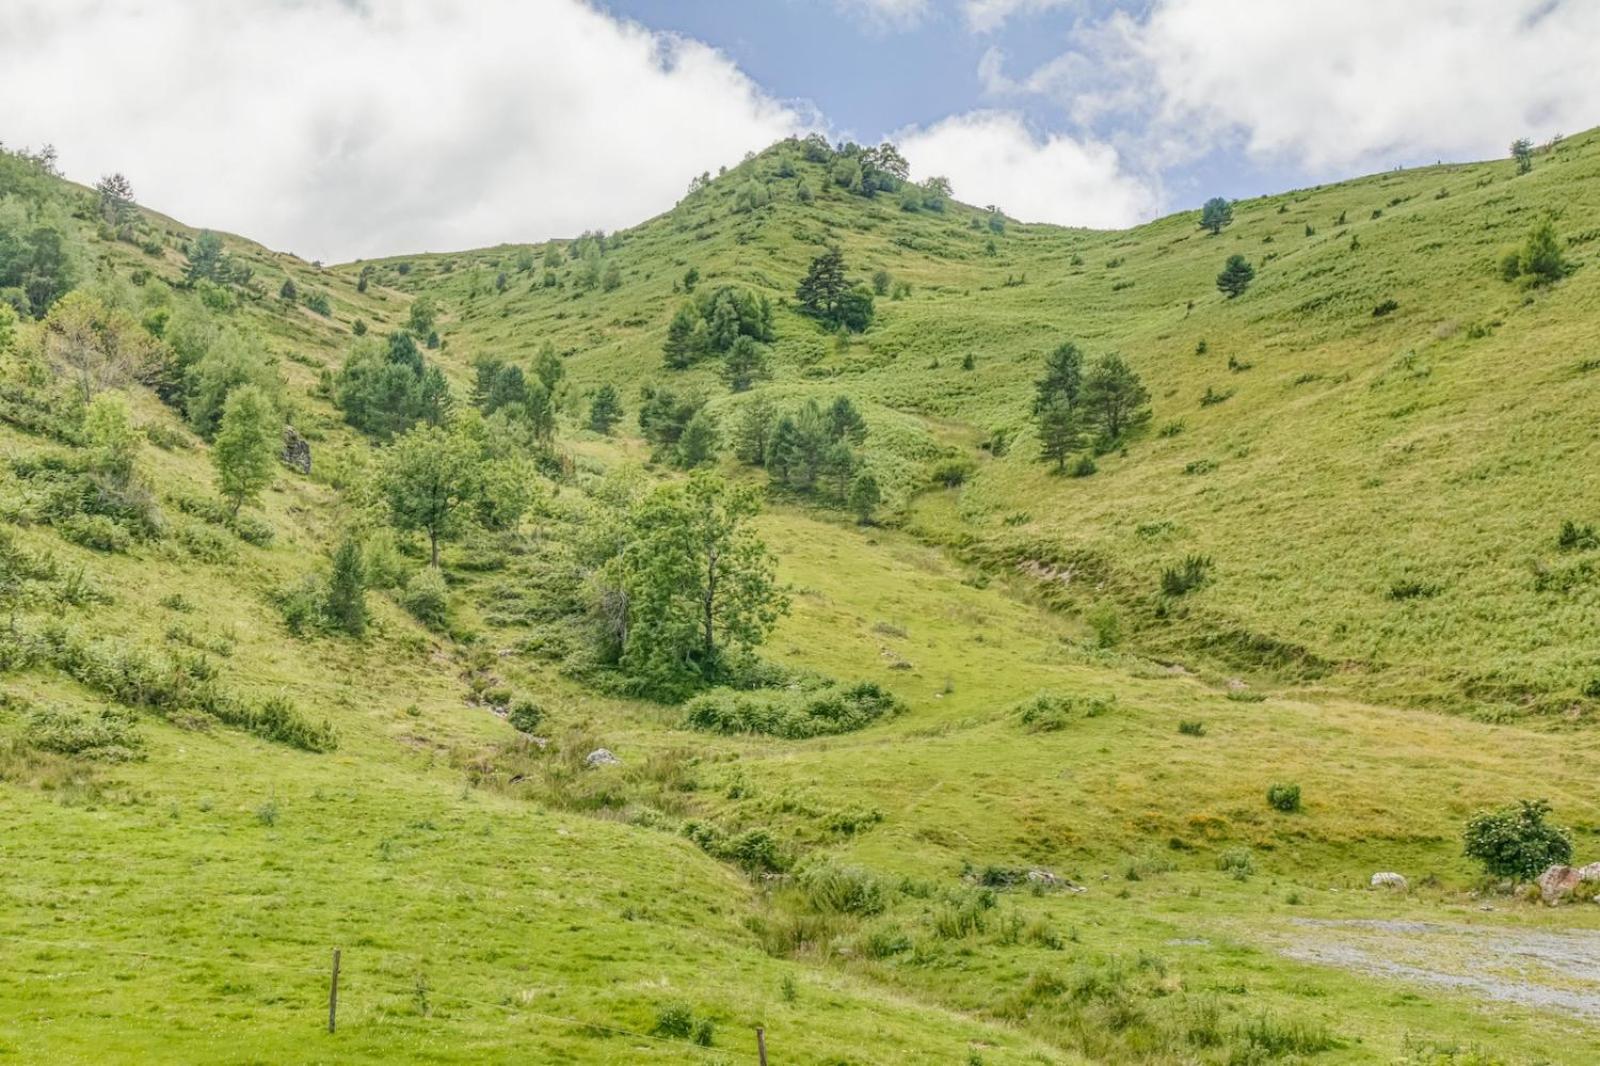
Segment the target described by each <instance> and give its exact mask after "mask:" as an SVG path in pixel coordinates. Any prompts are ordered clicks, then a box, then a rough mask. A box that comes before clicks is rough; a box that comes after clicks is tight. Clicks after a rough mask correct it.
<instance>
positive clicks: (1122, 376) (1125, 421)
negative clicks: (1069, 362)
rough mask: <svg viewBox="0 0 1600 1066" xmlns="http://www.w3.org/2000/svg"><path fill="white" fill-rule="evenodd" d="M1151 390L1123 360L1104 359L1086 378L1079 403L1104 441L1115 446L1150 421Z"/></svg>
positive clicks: (1113, 355) (1090, 370)
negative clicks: (1130, 431) (1124, 435)
mask: <svg viewBox="0 0 1600 1066" xmlns="http://www.w3.org/2000/svg"><path fill="white" fill-rule="evenodd" d="M1149 402H1150V390H1149V389H1147V388H1145V387H1144V383H1143V382H1142V381H1140V380H1139V375H1138V374H1137V373H1135V372H1134V369H1133V367H1131V366H1129V365H1128V363H1127V361H1126V360H1125V359H1123V358H1122V356H1120V355H1118V354H1116V353H1115V352H1112V353H1110V354H1109V355H1106V356H1104V357H1103V358H1101V359H1100V360H1099V361H1098V362H1097V363H1095V364H1094V366H1092V367H1090V368H1089V372H1088V373H1087V374H1085V375H1084V378H1083V394H1082V396H1081V398H1080V401H1079V406H1080V407H1082V409H1083V412H1084V417H1085V418H1086V419H1087V420H1088V421H1089V422H1090V423H1092V424H1093V425H1094V426H1096V427H1097V428H1098V429H1099V431H1100V439H1101V440H1102V441H1104V442H1105V443H1106V444H1107V445H1112V444H1115V443H1116V442H1118V441H1120V440H1121V439H1122V436H1123V434H1125V433H1127V432H1128V431H1129V430H1132V429H1135V428H1137V427H1138V426H1140V425H1142V424H1143V423H1145V422H1147V421H1149V419H1150V408H1149V406H1148V404H1149Z"/></svg>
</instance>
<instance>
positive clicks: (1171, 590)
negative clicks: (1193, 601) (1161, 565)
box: [1161, 555, 1211, 596]
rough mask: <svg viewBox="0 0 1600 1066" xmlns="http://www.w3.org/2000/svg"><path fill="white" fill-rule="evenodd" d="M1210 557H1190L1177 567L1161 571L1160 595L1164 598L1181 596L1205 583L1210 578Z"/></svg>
mask: <svg viewBox="0 0 1600 1066" xmlns="http://www.w3.org/2000/svg"><path fill="white" fill-rule="evenodd" d="M1210 571H1211V557H1210V556H1209V555H1190V556H1187V557H1185V559H1184V560H1183V562H1181V563H1179V564H1178V565H1177V566H1169V567H1167V568H1166V569H1165V570H1163V571H1161V594H1162V595H1164V596H1183V595H1187V594H1188V593H1190V592H1193V591H1194V590H1195V589H1197V588H1199V587H1200V586H1201V585H1204V584H1205V583H1206V579H1207V578H1208V577H1209V576H1210Z"/></svg>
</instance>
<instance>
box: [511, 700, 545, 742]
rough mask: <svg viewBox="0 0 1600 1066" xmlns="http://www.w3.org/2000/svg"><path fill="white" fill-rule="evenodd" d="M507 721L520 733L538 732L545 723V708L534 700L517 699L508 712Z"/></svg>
mask: <svg viewBox="0 0 1600 1066" xmlns="http://www.w3.org/2000/svg"><path fill="white" fill-rule="evenodd" d="M506 721H508V722H510V723H511V727H512V728H513V729H515V730H517V731H518V732H519V733H529V734H532V733H537V732H538V731H539V727H540V726H541V725H543V724H544V708H542V707H540V706H539V705H538V704H537V703H535V702H533V701H532V700H528V699H522V700H517V701H516V702H515V703H513V704H512V705H511V710H510V712H508V713H507V714H506Z"/></svg>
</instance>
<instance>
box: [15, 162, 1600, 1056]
mask: <svg viewBox="0 0 1600 1066" xmlns="http://www.w3.org/2000/svg"><path fill="white" fill-rule="evenodd" d="M1597 179H1600V134H1596V133H1586V134H1583V135H1580V136H1575V137H1571V138H1567V139H1564V140H1560V141H1558V142H1555V143H1552V144H1550V145H1546V146H1543V147H1541V148H1540V149H1537V150H1528V151H1524V152H1522V153H1521V154H1520V155H1519V157H1518V158H1514V159H1505V160H1495V161H1488V162H1481V163H1470V164H1452V165H1440V166H1436V167H1430V168H1423V169H1419V170H1409V171H1395V172H1391V173H1385V174H1380V175H1374V176H1371V177H1367V178H1361V179H1357V180H1353V181H1350V182H1345V183H1341V184H1337V185H1329V186H1322V187H1318V188H1312V189H1302V190H1295V191H1292V192H1287V193H1283V194H1281V195H1277V196H1271V197H1265V198H1261V199H1256V200H1250V201H1239V202H1234V203H1228V202H1225V201H1221V200H1217V201H1213V202H1211V203H1208V204H1207V205H1205V208H1204V209H1203V210H1196V211H1191V212H1186V213H1181V214H1178V215H1173V216H1171V217H1168V218H1164V219H1161V220H1159V221H1156V222H1153V223H1150V224H1149V225H1145V226H1141V227H1138V228H1136V229H1132V230H1128V231H1118V232H1106V231H1088V230H1070V229H1062V228H1059V227H1051V226H1045V225H1029V224H1023V223H1019V222H1017V221H1016V220H1014V219H1012V218H1009V217H1008V216H1007V215H1006V214H1005V213H1004V211H1003V210H1002V209H1001V208H1002V207H1003V205H999V206H995V207H985V208H976V207H972V206H969V205H965V204H962V203H960V202H959V201H957V200H955V199H953V198H952V196H951V190H950V188H949V186H948V184H947V183H944V182H942V181H940V180H938V179H934V180H932V181H929V182H926V183H920V184H919V183H913V182H911V181H909V180H908V177H907V171H906V166H905V162H904V160H903V159H901V158H900V157H899V154H898V152H897V151H895V149H894V148H893V146H890V145H884V146H880V147H878V148H867V149H862V148H859V147H857V146H854V145H829V144H828V143H826V142H825V141H822V140H821V139H818V138H813V139H810V140H790V141H785V142H781V143H779V144H777V145H774V146H773V147H771V148H770V149H768V150H767V151H765V152H762V153H760V154H758V155H752V156H751V157H749V158H747V159H746V160H744V161H743V162H742V163H740V164H739V165H737V166H734V167H731V168H729V169H728V170H726V171H725V172H723V173H721V174H719V175H717V176H715V177H713V176H712V175H709V174H707V175H703V176H701V177H700V178H697V179H695V180H694V181H693V182H692V183H690V186H689V189H688V192H687V194H686V195H685V197H684V198H683V200H682V201H681V202H680V203H679V204H678V205H677V206H676V207H675V208H674V209H673V210H672V211H670V212H668V213H666V214H664V215H662V216H660V217H658V218H655V219H652V220H649V221H647V222H644V223H642V224H641V225H639V226H637V227H634V228H632V229H629V230H625V231H621V232H617V233H611V234H606V233H599V232H591V233H586V234H582V235H580V236H578V237H575V238H572V239H570V240H561V241H552V242H548V243H545V244H539V245H505V246H500V247H496V248H492V249H481V250H475V251H462V252H455V253H448V254H418V255H414V256H408V257H403V258H393V259H384V260H375V261H368V262H358V263H350V264H342V265H337V266H325V265H323V264H317V263H307V262H303V261H301V260H298V259H296V258H294V257H292V256H287V255H281V254H277V253H274V252H272V251H270V250H268V249H265V248H262V247H260V246H259V245H255V244H253V243H251V242H249V241H248V240H245V239H243V238H240V237H234V236H231V235H226V234H217V233H213V232H211V231H206V230H196V229H192V228H190V227H189V226H188V225H186V224H184V223H180V222H178V221H175V220H173V219H169V218H165V217H162V216H159V215H156V214H154V213H152V212H149V211H147V210H144V209H142V208H140V207H139V206H138V205H137V203H136V188H135V187H134V186H133V185H132V184H130V183H129V182H128V181H127V180H126V179H123V178H121V177H120V176H112V177H109V178H107V179H106V180H105V181H103V182H102V183H101V184H100V185H99V186H98V187H97V188H96V189H92V190H91V189H85V188H82V187H79V186H76V185H73V184H71V183H68V182H66V181H64V180H63V179H61V178H60V177H59V175H57V174H56V172H55V167H54V159H53V155H52V154H51V153H50V152H48V151H42V152H26V151H5V152H3V153H0V457H3V463H0V599H3V604H0V606H3V608H4V610H5V613H6V615H7V624H6V628H5V629H4V631H3V633H0V682H3V696H0V810H4V811H5V812H6V815H7V817H6V829H5V834H4V839H3V841H0V849H3V851H0V854H3V856H4V867H5V870H6V876H5V877H4V879H3V880H0V891H3V892H4V906H3V908H0V951H3V952H4V958H5V961H6V965H5V966H4V967H0V1004H3V1006H4V1011H3V1015H4V1017H5V1018H6V1019H7V1020H6V1021H5V1022H3V1023H0V1055H8V1056H11V1057H13V1058H15V1060H16V1061H19V1062H30V1061H54V1062H76V1061H89V1060H97V1061H119V1062H120V1061H127V1062H136V1061H151V1060H153V1059H170V1060H181V1061H241V1062H244V1061H325V1060H326V1061H332V1060H338V1061H351V1062H357V1061H373V1062H378V1061H384V1062H393V1061H438V1062H484V1061H574V1062H637V1061H663V1062H667V1061H670V1062H677V1061H686V1062H699V1061H718V1062H739V1061H754V1051H755V1030H756V1028H757V1027H761V1028H762V1029H764V1031H765V1034H766V1036H765V1038H766V1040H767V1042H768V1046H769V1048H770V1049H771V1052H772V1055H773V1058H774V1060H775V1061H792V1062H828V1063H845V1062H852V1063H879V1062H908V1063H910V1062H969V1063H1010V1062H1015V1063H1022V1062H1061V1063H1075V1062H1141V1063H1142V1062H1169V1063H1215V1064H1221V1063H1267V1062H1315V1063H1323V1062H1326V1063H1344V1062H1351V1063H1354V1062H1391V1063H1407V1064H1416V1066H1421V1064H1435V1063H1440V1064H1463V1066H1464V1064H1468V1063H1522V1062H1535V1061H1538V1062H1551V1061H1553V1062H1573V1063H1578V1062H1583V1061H1586V1055H1585V1053H1584V1048H1586V1047H1587V1046H1592V1042H1593V1041H1594V1040H1595V1039H1596V1037H1597V1036H1600V1033H1597V1032H1596V1029H1595V1019H1596V1018H1597V1017H1600V1001H1597V1000H1596V999H1595V997H1594V996H1593V994H1592V989H1588V988H1587V986H1585V984H1584V980H1585V978H1584V973H1585V972H1586V971H1584V970H1583V966H1585V965H1587V963H1585V962H1583V961H1582V960H1583V959H1586V958H1587V959H1591V960H1592V958H1593V957H1594V947H1593V945H1594V943H1595V941H1596V939H1600V915H1597V914H1595V913H1594V912H1595V908H1593V907H1591V906H1577V905H1567V906H1546V905H1545V904H1544V903H1541V902H1540V901H1539V892H1538V890H1537V889H1530V888H1528V887H1527V885H1526V882H1528V881H1531V880H1532V879H1533V878H1534V877H1535V876H1537V875H1538V874H1539V873H1541V872H1542V871H1543V870H1544V868H1545V866H1547V865H1550V864H1551V863H1570V864H1571V865H1573V866H1579V865H1581V864H1583V863H1592V862H1594V861H1595V860H1597V859H1600V803H1597V802H1596V798H1595V796H1594V792H1593V787H1592V783H1593V781H1594V780H1595V774H1596V771H1597V770H1600V743H1597V740H1596V734H1595V732H1594V726H1593V721H1592V719H1593V718H1594V716H1595V715H1596V713H1597V712H1600V658H1597V657H1596V653H1595V643H1594V637H1595V625H1596V622H1595V620H1596V618H1597V617H1600V535H1597V534H1596V532H1595V530H1596V528H1597V527H1600V504H1597V502H1596V501H1597V500H1600V491H1597V490H1600V437H1597V436H1596V432H1595V411H1596V410H1597V403H1596V401H1597V398H1600V349H1597V348H1596V342H1595V335H1594V330H1593V323H1594V322H1595V321H1596V319H1597V316H1600V281H1597V280H1596V278H1597V275H1596V273H1595V269H1594V265H1595V264H1594V257H1595V254H1596V249H1597V248H1600V240H1597V238H1600V180H1597ZM193 221H204V220H193ZM1522 801H1527V802H1526V803H1522ZM1518 804H1521V805H1520V806H1519V805H1518ZM1374 874H1384V875H1390V874H1393V875H1397V876H1395V877H1393V878H1390V877H1387V876H1386V877H1383V878H1380V879H1378V880H1377V881H1374V880H1373V875H1374ZM1519 885H1520V886H1521V887H1518V886H1519ZM1596 887H1600V882H1591V881H1585V882H1582V883H1581V884H1579V885H1578V886H1577V887H1576V888H1575V889H1572V891H1571V895H1573V896H1575V897H1577V898H1579V899H1587V898H1590V897H1591V896H1592V895H1593V889H1594V888H1596ZM1551 944H1560V945H1576V946H1570V947H1560V948H1551V947H1550V946H1549V945H1551ZM1530 945H1533V947H1530ZM334 948H339V949H340V951H341V977H340V996H339V1012H338V1026H337V1030H336V1031H335V1032H331V1033H330V1032H329V1031H328V1024H327V1017H328V1013H327V1012H328V983H329V960H330V954H331V952H332V951H333V949H334ZM1585 952H1588V953H1589V954H1587V955H1586V954H1585ZM1564 953H1565V954H1564ZM1530 954H1531V955H1532V956H1534V957H1535V958H1537V959H1541V960H1546V961H1540V962H1538V963H1536V964H1534V965H1532V966H1530V965H1527V964H1526V963H1525V962H1524V961H1523V960H1525V959H1526V958H1527V957H1528V956H1529V955H1530ZM1562 960H1566V961H1565V962H1563V961H1562ZM1573 960H1577V961H1573Z"/></svg>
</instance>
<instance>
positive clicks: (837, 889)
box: [796, 862, 889, 916]
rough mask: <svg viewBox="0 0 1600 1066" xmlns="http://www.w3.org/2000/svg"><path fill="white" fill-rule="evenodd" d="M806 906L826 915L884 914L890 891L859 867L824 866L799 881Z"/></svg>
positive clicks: (811, 869) (805, 873) (810, 868)
mask: <svg viewBox="0 0 1600 1066" xmlns="http://www.w3.org/2000/svg"><path fill="white" fill-rule="evenodd" d="M796 881H797V883H798V885H799V888H800V891H801V893H802V894H804V896H805V900H806V904H807V906H809V907H810V908H811V909H812V910H814V911H817V912H819V913H822V914H855V915H862V916H871V915H874V914H882V913H883V910H884V908H885V907H886V906H888V897H889V891H888V890H887V889H885V887H884V884H883V882H882V881H880V880H879V879H878V878H876V877H874V876H873V875H872V874H871V873H870V872H868V871H866V870H863V869H861V868H860V867H856V866H836V865H834V864H832V863H828V862H820V863H817V864H815V865H812V866H808V867H807V868H805V869H804V870H802V871H800V874H799V876H798V877H797V878H796Z"/></svg>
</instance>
